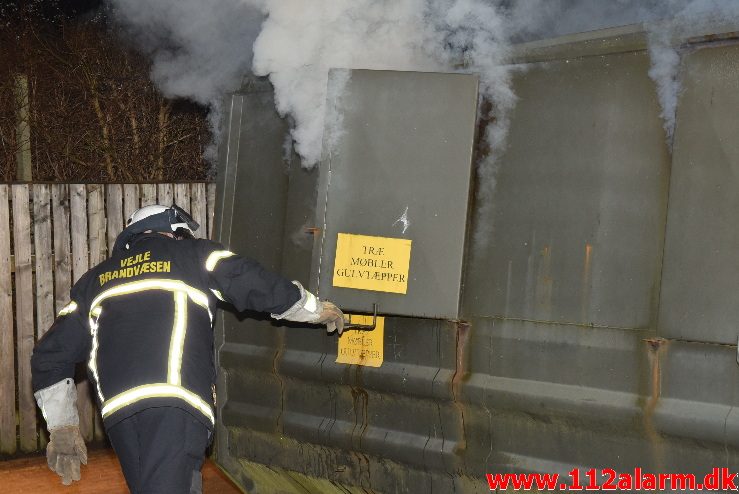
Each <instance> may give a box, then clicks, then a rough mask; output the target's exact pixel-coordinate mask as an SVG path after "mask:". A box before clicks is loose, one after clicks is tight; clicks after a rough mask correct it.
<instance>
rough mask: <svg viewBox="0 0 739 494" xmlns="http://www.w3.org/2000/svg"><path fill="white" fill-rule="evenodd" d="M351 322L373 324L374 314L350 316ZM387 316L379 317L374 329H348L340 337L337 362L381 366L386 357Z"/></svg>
mask: <svg viewBox="0 0 739 494" xmlns="http://www.w3.org/2000/svg"><path fill="white" fill-rule="evenodd" d="M349 321H350V322H351V324H362V325H371V324H372V316H353V315H350V316H349ZM384 342H385V318H384V317H378V318H377V326H375V329H373V330H372V331H362V330H357V329H347V330H346V331H344V333H343V334H342V335H341V337H340V338H339V348H338V350H337V352H336V363H337V364H355V365H365V366H367V367H380V366H381V365H382V361H383V360H384V359H385V353H384V351H383V349H384Z"/></svg>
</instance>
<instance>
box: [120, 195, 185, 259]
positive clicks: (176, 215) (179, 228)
mask: <svg viewBox="0 0 739 494" xmlns="http://www.w3.org/2000/svg"><path fill="white" fill-rule="evenodd" d="M199 227H200V225H198V223H197V222H196V221H195V220H194V219H192V216H190V215H189V214H188V213H187V211H185V210H184V209H182V208H181V207H179V206H177V205H176V204H172V205H171V206H162V205H160V204H153V205H151V206H144V207H143V208H140V209H138V210H136V211H135V212H134V213H133V214H132V215H131V217H130V218H128V221H127V222H126V228H124V229H123V231H122V232H121V233H120V234H119V235H118V237H117V238H116V240H115V245H114V247H113V250H119V249H127V248H128V244H129V241H130V240H131V239H133V238H134V237H135V236H136V235H138V234H140V233H144V232H147V231H152V232H168V231H171V232H172V233H173V234H174V236H175V237H176V238H193V236H194V235H193V233H194V232H195V231H196V230H197V229H198V228H199Z"/></svg>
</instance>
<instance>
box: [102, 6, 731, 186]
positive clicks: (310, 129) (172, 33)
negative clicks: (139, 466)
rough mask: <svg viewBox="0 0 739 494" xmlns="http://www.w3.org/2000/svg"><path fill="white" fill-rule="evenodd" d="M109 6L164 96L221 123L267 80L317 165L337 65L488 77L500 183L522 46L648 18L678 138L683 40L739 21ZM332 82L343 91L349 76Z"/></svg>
mask: <svg viewBox="0 0 739 494" xmlns="http://www.w3.org/2000/svg"><path fill="white" fill-rule="evenodd" d="M109 2H110V3H111V4H112V7H113V9H112V10H113V12H114V13H115V17H116V19H117V20H119V21H120V24H121V25H122V26H123V27H124V28H125V30H126V31H127V32H128V33H129V34H130V35H131V37H132V38H133V39H135V40H136V41H137V42H138V44H139V46H141V47H142V49H144V50H145V51H147V52H148V53H149V54H150V55H151V57H152V60H153V62H154V64H153V70H152V78H153V79H154V81H155V82H157V83H158V85H159V86H160V88H161V89H162V90H163V91H164V93H165V94H166V95H169V96H177V97H186V98H190V99H193V100H194V101H197V102H200V103H203V104H206V105H208V106H210V108H212V109H213V117H212V120H213V122H217V120H218V110H219V108H220V99H221V97H222V94H223V93H224V92H226V91H229V90H235V89H237V88H238V86H239V84H240V81H241V77H242V76H243V75H244V74H245V73H246V72H248V71H249V70H252V71H253V72H254V73H256V74H258V75H265V76H268V77H269V78H270V80H271V82H272V84H273V85H274V87H275V94H276V100H277V106H278V110H279V111H280V112H281V113H282V114H284V115H288V116H290V117H291V119H292V121H293V122H294V123H295V125H294V128H293V130H292V137H293V139H294V142H295V147H296V149H297V151H298V153H299V154H300V155H301V157H302V159H303V163H304V164H305V165H306V166H312V165H313V164H314V163H316V162H317V161H318V160H319V159H320V157H321V149H322V141H323V138H324V136H323V128H324V121H323V118H324V107H325V101H326V97H327V93H326V92H327V87H328V84H327V82H328V81H327V77H328V69H329V68H336V67H338V68H369V69H396V70H439V71H453V70H462V71H468V72H475V73H478V74H479V75H480V78H481V88H482V92H483V94H484V95H485V96H486V97H487V100H488V101H490V102H492V106H491V112H492V115H491V116H492V117H493V118H492V119H491V121H492V122H493V124H492V125H490V126H489V128H488V133H487V135H486V138H487V141H488V144H489V146H490V148H491V150H492V155H491V156H490V157H489V158H488V160H486V162H485V163H484V164H483V166H482V169H481V172H480V173H481V177H482V178H483V179H485V180H486V181H488V182H491V183H492V182H493V180H494V174H495V172H494V170H495V160H496V157H497V156H499V155H500V153H502V152H503V150H504V149H505V137H506V134H507V129H508V115H509V113H510V111H511V109H512V108H513V107H514V105H515V96H514V94H513V92H512V90H511V84H510V75H511V68H510V67H509V66H507V65H506V63H507V59H508V55H509V52H510V46H511V45H512V44H514V43H519V42H525V41H530V40H535V39H540V38H548V37H553V36H558V35H563V34H568V33H573V32H582V31H589V30H594V29H601V28H606V27H613V26H619V25H626V24H633V23H639V22H641V23H644V25H645V27H646V29H647V31H648V33H649V41H650V49H649V53H650V57H651V59H652V67H651V70H650V76H651V77H652V78H653V80H654V81H655V85H656V92H657V94H658V97H659V101H660V104H661V106H662V118H663V119H664V122H665V130H666V134H667V136H668V138H671V136H672V133H673V129H674V117H675V108H676V106H677V100H678V96H679V91H680V87H679V77H678V72H679V65H680V63H679V62H680V57H679V54H678V52H677V51H676V47H677V46H679V44H680V39H681V37H683V36H686V35H687V34H686V33H688V32H689V31H690V30H691V29H694V28H695V27H696V26H698V25H700V24H702V23H703V24H706V23H709V22H715V21H716V20H721V21H724V22H726V21H732V20H733V21H736V19H737V18H739V15H738V11H739V2H737V1H733V0H731V1H729V0H310V1H309V0H157V1H151V0H109ZM330 87H331V88H332V90H333V91H336V92H337V93H340V92H341V89H342V82H341V77H339V78H338V80H335V81H332V84H331V85H330ZM335 96H336V95H329V97H335ZM329 124H331V122H329ZM334 124H336V125H338V124H340V122H334ZM334 134H335V135H339V134H338V133H336V132H334Z"/></svg>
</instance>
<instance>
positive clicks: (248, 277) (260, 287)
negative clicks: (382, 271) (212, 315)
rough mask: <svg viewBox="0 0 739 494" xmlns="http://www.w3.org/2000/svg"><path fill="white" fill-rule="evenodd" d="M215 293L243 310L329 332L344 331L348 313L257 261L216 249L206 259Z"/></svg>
mask: <svg viewBox="0 0 739 494" xmlns="http://www.w3.org/2000/svg"><path fill="white" fill-rule="evenodd" d="M205 267H206V270H207V271H208V272H209V275H210V279H211V282H212V284H213V291H214V293H215V294H216V296H218V297H219V298H222V299H223V300H224V301H226V302H229V303H230V304H232V305H233V306H234V307H236V309H238V310H239V311H243V310H257V311H261V312H269V313H270V314H271V316H272V317H273V318H275V319H286V320H288V321H296V322H307V323H312V324H325V325H326V329H327V331H328V332H329V333H333V332H335V331H338V333H339V335H341V333H342V331H343V330H344V314H343V313H342V312H341V310H340V309H339V308H338V307H336V306H335V305H334V304H332V303H331V302H329V301H327V300H319V299H318V297H316V296H315V295H313V294H312V293H310V292H309V291H308V290H306V289H305V288H303V285H301V284H300V282H298V281H290V280H288V279H287V278H284V277H282V276H280V275H278V274H276V273H273V272H271V271H268V270H267V269H265V268H264V267H263V266H262V265H261V264H259V263H258V262H257V261H255V260H253V259H249V258H247V257H242V256H239V255H237V254H234V253H233V252H230V251H227V250H220V249H219V250H213V251H211V252H209V253H208V254H207V256H206V261H205Z"/></svg>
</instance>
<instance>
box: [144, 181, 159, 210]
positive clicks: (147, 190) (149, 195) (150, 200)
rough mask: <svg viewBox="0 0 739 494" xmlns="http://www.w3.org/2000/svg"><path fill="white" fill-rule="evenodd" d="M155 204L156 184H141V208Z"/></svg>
mask: <svg viewBox="0 0 739 494" xmlns="http://www.w3.org/2000/svg"><path fill="white" fill-rule="evenodd" d="M156 203H157V186H156V184H141V207H142V208H143V207H144V206H151V205H152V204H156Z"/></svg>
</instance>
